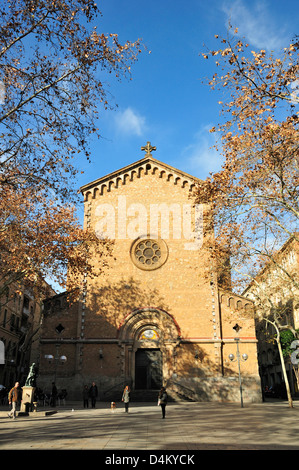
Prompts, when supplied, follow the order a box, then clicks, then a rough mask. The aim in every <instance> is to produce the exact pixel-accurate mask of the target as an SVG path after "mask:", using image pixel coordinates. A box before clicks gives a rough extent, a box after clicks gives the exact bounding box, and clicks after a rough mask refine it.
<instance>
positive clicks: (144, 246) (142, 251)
mask: <svg viewBox="0 0 299 470" xmlns="http://www.w3.org/2000/svg"><path fill="white" fill-rule="evenodd" d="M167 256H168V249H167V245H166V243H165V242H164V241H163V240H161V239H159V240H153V239H151V238H148V239H140V238H139V239H137V240H136V241H135V242H134V243H133V245H132V247H131V259H132V261H133V263H134V264H135V265H136V266H137V267H138V268H140V269H145V270H151V269H157V268H159V267H160V266H162V265H163V264H164V263H165V261H166V259H167Z"/></svg>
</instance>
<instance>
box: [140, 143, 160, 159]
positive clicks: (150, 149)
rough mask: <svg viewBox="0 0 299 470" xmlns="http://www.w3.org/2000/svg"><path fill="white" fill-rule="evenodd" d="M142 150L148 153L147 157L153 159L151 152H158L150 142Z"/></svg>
mask: <svg viewBox="0 0 299 470" xmlns="http://www.w3.org/2000/svg"><path fill="white" fill-rule="evenodd" d="M141 150H145V151H146V154H145V156H146V157H151V156H152V154H151V152H152V151H153V150H157V148H156V147H152V146H151V143H150V142H147V144H146V145H145V146H144V147H141Z"/></svg>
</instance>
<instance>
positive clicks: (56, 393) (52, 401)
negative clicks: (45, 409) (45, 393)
mask: <svg viewBox="0 0 299 470" xmlns="http://www.w3.org/2000/svg"><path fill="white" fill-rule="evenodd" d="M57 395H58V392H57V388H56V385H55V382H52V394H51V404H52V406H53V407H54V408H55V406H56V400H57Z"/></svg>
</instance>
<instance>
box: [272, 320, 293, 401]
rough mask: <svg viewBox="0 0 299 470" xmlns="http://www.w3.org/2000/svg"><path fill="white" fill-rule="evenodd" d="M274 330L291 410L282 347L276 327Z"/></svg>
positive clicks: (290, 397) (289, 391)
mask: <svg viewBox="0 0 299 470" xmlns="http://www.w3.org/2000/svg"><path fill="white" fill-rule="evenodd" d="M275 328H276V332H277V338H276V342H277V346H278V351H279V356H280V362H281V368H282V373H283V377H284V382H285V386H286V391H287V397H288V402H289V407H290V408H293V400H292V396H291V390H290V384H289V379H288V375H287V371H286V367H285V362H284V357H283V354H282V347H281V343H280V334H279V330H278V328H277V327H276V325H275Z"/></svg>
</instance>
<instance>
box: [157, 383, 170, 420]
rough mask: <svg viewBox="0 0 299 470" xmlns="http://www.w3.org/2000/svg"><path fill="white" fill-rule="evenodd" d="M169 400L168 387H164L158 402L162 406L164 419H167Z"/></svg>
mask: <svg viewBox="0 0 299 470" xmlns="http://www.w3.org/2000/svg"><path fill="white" fill-rule="evenodd" d="M167 400H168V395H167V392H166V388H165V387H162V388H161V390H160V392H159V395H158V404H159V405H160V406H161V410H162V419H165V412H166V405H167Z"/></svg>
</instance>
